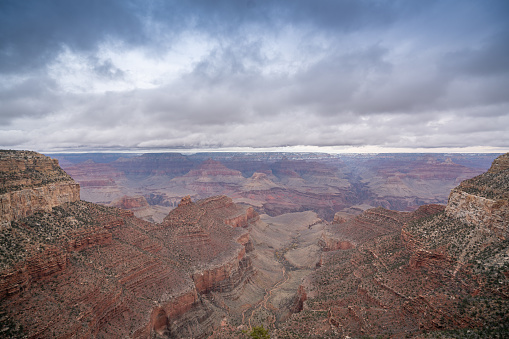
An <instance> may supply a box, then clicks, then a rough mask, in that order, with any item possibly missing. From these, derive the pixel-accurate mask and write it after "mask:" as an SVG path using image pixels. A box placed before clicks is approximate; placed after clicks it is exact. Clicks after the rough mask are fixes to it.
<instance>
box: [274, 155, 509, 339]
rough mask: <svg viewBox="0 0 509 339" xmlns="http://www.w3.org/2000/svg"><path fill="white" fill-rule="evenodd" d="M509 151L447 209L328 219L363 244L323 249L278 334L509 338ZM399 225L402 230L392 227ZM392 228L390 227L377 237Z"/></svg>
mask: <svg viewBox="0 0 509 339" xmlns="http://www.w3.org/2000/svg"><path fill="white" fill-rule="evenodd" d="M508 157H509V154H506V155H504V156H503V158H502V159H500V158H499V159H497V161H496V162H495V164H494V166H493V167H492V169H490V171H488V172H487V173H486V174H483V175H480V176H478V177H476V178H473V179H470V180H467V181H465V182H463V183H462V184H461V185H460V186H459V187H458V188H456V189H455V190H454V191H453V193H451V198H450V200H449V204H448V206H447V209H445V208H444V206H440V205H426V206H422V207H421V208H419V209H418V210H417V211H415V212H411V213H402V212H393V211H384V210H382V209H375V210H368V211H366V212H364V213H363V214H361V215H360V216H358V217H356V218H354V219H352V220H350V221H346V222H342V223H339V224H333V225H329V228H328V230H329V231H333V232H331V233H333V234H334V235H335V237H336V238H335V240H336V244H337V243H338V242H339V240H340V239H341V238H340V236H344V237H346V236H347V235H348V236H349V238H348V239H349V240H356V241H357V243H356V246H355V247H354V248H352V249H349V250H332V251H328V252H325V253H323V254H322V260H321V262H320V267H319V268H318V269H317V270H316V272H315V273H314V274H313V275H312V276H311V277H309V279H307V281H306V282H305V283H304V284H303V285H304V288H305V289H306V294H307V301H305V302H304V305H303V310H302V311H301V313H299V314H295V315H293V316H292V317H291V319H290V320H289V321H288V322H286V323H285V324H283V325H282V326H281V327H280V328H279V329H278V330H276V331H274V333H273V334H275V335H277V336H278V337H291V336H294V337H299V338H316V337H324V338H329V337H330V338H332V337H346V336H349V337H356V336H363V335H369V336H378V335H381V336H390V337H396V338H399V337H401V338H402V337H414V338H422V337H423V334H424V331H426V332H427V334H426V336H427V335H431V336H432V337H435V336H436V337H439V336H441V333H440V331H443V330H444V329H454V330H455V331H457V333H458V336H459V337H463V336H465V337H466V336H471V335H474V336H478V337H504V336H506V333H507V325H506V324H507V322H508V320H509V318H508V317H509V315H508V313H507V309H509V280H508V279H507V276H509V273H508V272H509V259H508V256H507V253H508V251H509V248H508V244H507V240H505V239H504V238H503V237H501V236H500V234H501V233H500V231H502V230H504V227H505V226H504V222H507V217H505V215H504V214H503V213H500V212H495V211H501V210H503V208H501V207H503V206H505V204H506V203H507V183H508V182H509V173H508V172H507V169H508V168H509V166H506V165H505V159H506V158H508ZM497 213H499V214H497ZM391 225H392V226H394V227H395V229H396V231H390V230H389V229H388V228H386V227H388V226H391ZM497 225H498V226H500V225H502V226H501V227H494V226H497ZM349 226H352V227H351V228H350V230H349V231H351V232H348V233H347V232H345V231H346V230H347V228H348V227H349ZM384 228H386V231H387V232H386V233H385V234H383V233H382V235H378V236H377V235H375V236H373V235H371V234H372V233H379V234H380V232H381V230H383V229H384ZM397 228H399V229H400V230H399V231H398V230H397ZM338 239H339V240H338ZM329 246H331V248H330V249H337V248H338V246H336V247H334V246H335V245H334V243H333V244H332V245H329ZM430 332H431V333H430Z"/></svg>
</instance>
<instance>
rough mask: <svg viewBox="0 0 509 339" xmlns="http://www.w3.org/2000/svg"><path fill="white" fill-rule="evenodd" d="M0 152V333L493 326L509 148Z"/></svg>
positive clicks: (398, 331)
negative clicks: (338, 153) (452, 151)
mask: <svg viewBox="0 0 509 339" xmlns="http://www.w3.org/2000/svg"><path fill="white" fill-rule="evenodd" d="M0 156H1V158H0V174H1V177H0V179H1V181H0V183H1V185H0V189H1V195H0V197H1V199H2V200H1V201H2V210H1V212H2V213H1V220H2V223H1V232H0V237H1V239H0V258H1V261H0V262H1V266H0V296H1V298H0V336H2V337H12V338H16V337H20V338H24V337H29V338H42V337H59V338H70V337H79V338H88V337H95V338H117V337H132V338H206V337H210V338H249V337H250V336H249V334H248V333H249V331H250V330H251V329H252V328H254V327H255V326H261V325H263V326H264V327H265V328H266V329H267V330H268V332H269V333H270V335H271V337H274V338H338V337H340V338H346V337H366V336H382V337H395V338H403V337H415V338H422V337H426V336H430V337H436V336H438V335H446V336H449V337H458V338H459V337H464V336H466V335H467V331H468V333H469V335H470V334H471V335H474V337H475V335H477V337H500V338H502V337H503V336H504V335H505V334H507V333H508V332H507V331H509V328H508V327H507V323H508V320H509V319H508V314H509V312H507V311H508V310H509V282H508V280H509V246H508V245H509V244H508V241H509V239H508V235H509V233H508V230H509V225H508V222H509V214H508V211H509V208H508V206H509V196H508V194H509V193H508V192H509V153H508V154H505V155H502V156H499V157H497V158H496V159H495V160H494V161H493V158H495V156H494V155H477V156H473V155H472V156H469V155H377V156H374V155H356V156H344V157H339V158H338V157H334V156H328V155H327V156H326V155H316V154H284V155H282V154H256V155H254V156H253V155H250V156H247V155H236V154H227V153H224V154H215V155H214V154H195V155H188V156H184V155H180V154H164V155H157V154H146V155H127V156H126V155H122V156H121V155H111V154H110V155H108V154H95V155H94V154H88V155H87V154H85V155H69V154H68V155H59V156H58V160H59V162H60V164H61V165H62V167H63V168H64V169H65V170H66V172H68V173H69V174H70V175H68V174H67V173H66V172H64V171H63V170H62V168H60V167H59V163H58V162H57V160H54V159H51V158H49V157H47V156H44V155H41V154H38V153H35V152H28V151H3V152H0ZM488 161H489V163H491V162H492V161H493V163H492V164H491V167H489V166H488V167H489V169H488V168H484V167H486V166H487V165H486V163H487V162H488ZM486 169H487V172H486ZM484 172H485V173H484ZM71 177H72V178H74V179H72V178H71ZM451 189H452V191H451ZM445 191H447V194H446V197H445V198H444V197H443V195H444V192H445ZM447 196H448V198H447ZM13 197H14V198H13ZM20 197H23V198H20ZM80 199H83V200H80ZM88 199H90V200H95V201H93V202H92V201H86V200H88ZM444 199H445V200H444ZM443 203H446V204H445V205H444V204H443ZM387 207H390V208H392V209H393V210H390V209H387Z"/></svg>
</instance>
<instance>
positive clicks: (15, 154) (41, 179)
mask: <svg viewBox="0 0 509 339" xmlns="http://www.w3.org/2000/svg"><path fill="white" fill-rule="evenodd" d="M79 199H80V188H79V185H78V184H76V183H75V182H74V180H72V178H71V177H70V176H69V175H67V173H65V172H64V171H63V170H62V169H61V168H60V167H59V166H58V161H57V160H54V159H51V158H49V157H46V156H44V155H42V154H38V153H36V152H29V151H1V152H0V225H2V224H5V223H8V222H10V221H12V220H15V219H18V218H24V217H27V216H29V215H32V214H33V213H35V212H37V211H46V212H47V211H51V209H52V208H53V207H55V206H59V205H61V204H63V203H66V202H73V201H78V200H79Z"/></svg>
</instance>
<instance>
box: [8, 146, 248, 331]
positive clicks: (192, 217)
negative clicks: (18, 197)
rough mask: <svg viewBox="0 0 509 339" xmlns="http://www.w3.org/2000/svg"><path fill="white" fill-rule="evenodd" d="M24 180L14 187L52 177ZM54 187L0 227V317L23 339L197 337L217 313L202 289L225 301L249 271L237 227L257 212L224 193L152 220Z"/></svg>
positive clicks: (244, 240) (242, 232) (187, 202)
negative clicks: (30, 210)
mask: <svg viewBox="0 0 509 339" xmlns="http://www.w3.org/2000/svg"><path fill="white" fill-rule="evenodd" d="M34 157H36V158H37V159H39V158H40V157H38V156H37V155H34ZM40 159H43V160H45V158H44V157H42V158H40ZM38 161H39V160H38ZM41 161H42V160H41ZM52 164H55V163H54V162H52ZM20 166H21V165H20V164H19V163H16V168H20ZM41 168H42V167H41ZM44 168H45V169H46V170H47V168H52V167H51V166H50V167H44ZM64 178H65V176H64ZM43 180H44V178H43ZM28 183H29V182H28V181H26V180H25V182H24V185H25V187H23V188H21V189H19V190H17V191H14V193H16V192H24V191H26V190H29V189H32V190H34V189H35V190H37V189H39V190H40V189H51V188H48V187H52V186H51V185H58V184H60V182H57V183H49V184H45V185H43V186H40V187H36V188H33V187H30V188H29V187H26V186H27V185H28ZM62 184H67V182H64V183H62ZM4 186H8V185H4ZM11 186H12V185H11ZM75 188H76V189H77V190H78V192H77V193H78V198H79V186H77V185H76V186H75ZM58 192H60V193H62V191H58V190H56V191H55V201H57V202H59V204H58V205H57V206H56V207H53V206H52V204H51V203H49V204H48V203H45V201H44V200H40V201H39V206H43V203H44V208H41V209H40V210H38V212H37V213H35V214H32V215H29V216H25V214H23V213H18V214H16V215H14V216H13V219H12V220H11V222H10V223H6V224H5V225H4V228H3V230H2V233H0V259H1V260H0V264H1V265H0V308H1V309H3V310H9V314H8V315H7V316H5V317H4V316H2V320H1V321H2V322H3V321H6V319H8V321H10V322H11V323H12V322H13V323H16V324H19V325H23V328H24V329H25V334H26V335H28V336H30V337H62V336H63V337H104V336H110V337H135V338H146V337H151V336H155V335H158V336H162V337H199V336H203V335H204V334H205V333H208V332H211V331H212V329H213V328H215V327H217V326H219V323H220V321H221V320H222V318H224V316H225V311H224V309H222V308H221V306H220V305H217V304H215V301H214V300H215V299H214V298H209V297H208V294H210V293H214V295H215V296H216V297H217V298H219V299H221V300H222V302H224V300H227V299H228V298H232V297H235V295H236V294H235V293H242V288H243V285H244V284H245V282H246V281H247V280H248V279H249V278H250V277H251V276H252V275H254V274H255V272H254V270H253V267H252V265H251V258H250V257H249V252H251V251H252V247H253V245H252V243H251V241H250V239H249V232H248V230H247V229H246V228H245V227H246V226H248V225H249V223H250V222H251V221H252V220H254V219H256V217H257V215H256V214H255V213H254V212H253V210H252V209H251V208H246V207H241V206H237V205H235V204H234V203H233V202H232V200H231V199H229V198H227V197H213V198H209V199H205V200H200V201H196V202H192V201H191V199H190V198H189V197H188V198H185V199H183V201H182V202H181V203H180V204H179V206H178V207H177V208H176V209H174V210H173V211H172V212H171V213H170V214H169V215H168V217H167V218H166V219H165V221H164V222H163V223H161V224H154V223H149V222H145V221H142V220H140V219H138V218H136V217H135V216H134V214H133V212H132V211H126V210H122V209H118V208H112V207H105V206H100V205H96V204H92V203H87V202H84V201H73V202H67V201H68V197H66V196H65V194H62V195H63V197H60V196H59V195H58ZM64 193H65V191H64ZM48 195H49V196H51V194H48ZM59 199H60V200H59ZM25 205H26V206H29V205H28V204H25ZM52 207H53V208H52ZM131 207H132V206H131ZM233 290H235V293H231V292H232V291H233ZM70 320H71V321H70Z"/></svg>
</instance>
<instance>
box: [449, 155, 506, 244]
mask: <svg viewBox="0 0 509 339" xmlns="http://www.w3.org/2000/svg"><path fill="white" fill-rule="evenodd" d="M508 178H509V154H504V155H501V156H500V157H498V158H497V159H495V161H494V162H493V165H492V166H491V168H490V169H489V170H488V172H487V173H484V174H481V175H479V176H477V177H475V178H472V179H469V180H466V181H464V182H462V183H461V185H459V186H458V187H457V188H455V189H454V190H452V191H451V194H450V196H449V201H448V203H447V207H446V213H447V215H449V216H450V217H453V218H458V219H460V220H462V221H463V222H465V223H467V224H470V225H474V226H476V227H483V228H487V229H489V230H491V231H492V232H494V233H495V234H496V235H497V236H499V237H501V238H503V239H508V238H509V179H508Z"/></svg>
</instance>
